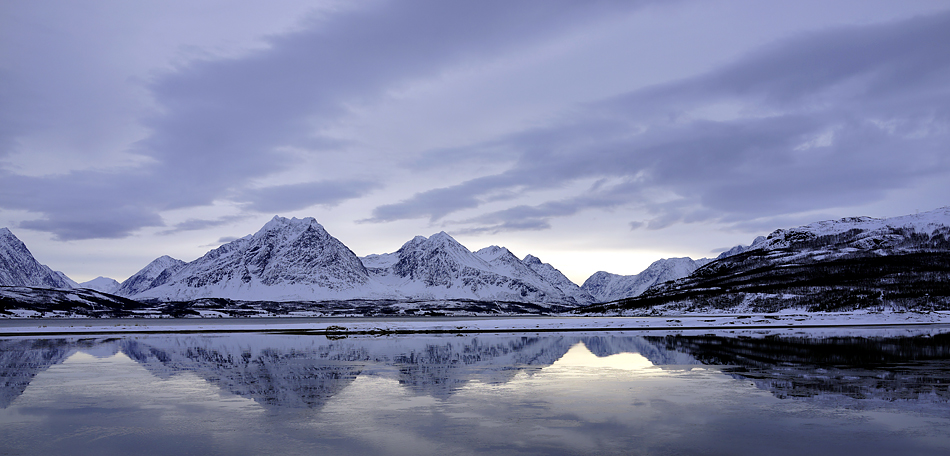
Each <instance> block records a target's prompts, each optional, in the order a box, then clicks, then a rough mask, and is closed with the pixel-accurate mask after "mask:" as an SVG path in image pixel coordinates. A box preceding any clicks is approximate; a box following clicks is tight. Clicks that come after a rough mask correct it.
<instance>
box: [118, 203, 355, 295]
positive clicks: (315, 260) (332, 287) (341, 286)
mask: <svg viewBox="0 0 950 456" xmlns="http://www.w3.org/2000/svg"><path fill="white" fill-rule="evenodd" d="M155 269H156V270H157V269H158V268H155ZM165 271H168V270H167V269H166V270H165ZM165 271H163V272H162V273H161V274H164V273H165ZM161 274H159V276H158V277H157V278H156V281H157V280H159V279H161V283H160V284H155V283H154V281H153V284H152V285H156V286H153V287H150V288H146V289H145V290H143V291H140V292H138V293H136V294H134V297H135V298H137V299H141V298H158V299H169V300H189V299H195V298H205V297H215V298H233V299H246V300H274V301H281V300H299V299H321V298H322V299H327V298H351V297H356V296H361V295H363V294H364V293H365V289H364V287H363V285H365V284H367V282H369V272H368V271H367V270H366V268H365V267H364V266H363V263H361V262H360V259H359V258H357V256H356V254H354V253H353V252H352V251H351V250H350V249H349V248H347V247H346V246H345V245H343V243H342V242H340V241H339V240H338V239H336V238H334V237H333V236H330V234H329V233H327V231H326V230H325V229H324V228H323V226H321V225H320V224H319V223H317V221H316V220H314V219H313V218H311V217H308V218H304V219H297V218H293V219H286V218H283V217H277V216H275V217H274V218H273V219H272V220H271V221H269V222H267V224H265V225H264V227H263V228H261V229H260V231H258V232H257V233H255V234H253V235H250V236H245V237H243V238H241V239H238V240H235V241H232V242H229V243H227V244H224V245H222V246H221V247H218V248H216V249H214V250H212V251H210V252H208V253H207V254H205V255H204V256H202V257H201V258H198V259H197V260H195V261H192V262H190V263H187V264H184V265H182V266H181V267H180V269H178V270H177V271H174V272H170V273H169V274H167V277H161ZM123 286H124V284H123Z"/></svg>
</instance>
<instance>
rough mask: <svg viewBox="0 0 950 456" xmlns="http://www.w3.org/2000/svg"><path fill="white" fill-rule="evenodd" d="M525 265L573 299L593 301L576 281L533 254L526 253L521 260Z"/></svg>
mask: <svg viewBox="0 0 950 456" xmlns="http://www.w3.org/2000/svg"><path fill="white" fill-rule="evenodd" d="M521 261H522V262H523V263H524V264H525V265H526V266H528V267H529V268H531V269H532V270H533V271H534V272H536V273H537V274H538V275H540V276H541V278H542V279H544V280H545V281H547V282H548V283H550V284H552V285H554V286H555V287H557V288H558V289H559V290H561V292H563V293H564V294H565V295H566V296H568V297H570V298H574V301H575V302H577V303H581V304H587V303H592V302H594V301H595V300H594V297H593V296H591V294H590V293H588V292H587V291H586V290H584V289H583V288H581V287H580V286H578V285H577V284H576V283H574V282H573V281H571V279H568V278H567V276H565V275H564V274H563V273H562V272H561V271H559V270H558V269H557V268H555V267H554V266H551V265H550V264H549V263H542V262H541V259H539V258H538V257H536V256H534V255H527V256H525V257H524V260H521Z"/></svg>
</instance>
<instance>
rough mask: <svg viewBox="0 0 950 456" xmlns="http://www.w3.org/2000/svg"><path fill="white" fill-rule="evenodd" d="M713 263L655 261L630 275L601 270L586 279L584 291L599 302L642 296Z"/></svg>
mask: <svg viewBox="0 0 950 456" xmlns="http://www.w3.org/2000/svg"><path fill="white" fill-rule="evenodd" d="M710 261H711V260H709V259H706V258H701V259H699V260H693V259H692V258H689V257H683V258H665V259H662V260H657V261H654V262H653V264H651V265H650V266H649V267H647V268H646V269H644V270H643V272H641V273H639V274H634V275H627V276H625V275H618V274H611V273H609V272H604V271H598V272H595V273H594V274H593V275H591V276H590V277H589V278H588V279H587V280H585V281H584V285H581V288H582V289H583V290H584V291H586V292H588V293H590V294H591V295H592V296H593V297H594V299H596V300H597V302H608V301H616V300H618V299H623V298H630V297H633V296H638V295H640V294H641V293H643V292H644V291H646V290H647V289H648V288H650V287H652V286H654V285H656V284H659V283H663V282H667V281H670V280H676V279H679V278H683V277H686V276H688V275H690V274H692V273H693V271H695V270H696V268H698V267H700V266H703V265H705V264H706V263H709V262H710Z"/></svg>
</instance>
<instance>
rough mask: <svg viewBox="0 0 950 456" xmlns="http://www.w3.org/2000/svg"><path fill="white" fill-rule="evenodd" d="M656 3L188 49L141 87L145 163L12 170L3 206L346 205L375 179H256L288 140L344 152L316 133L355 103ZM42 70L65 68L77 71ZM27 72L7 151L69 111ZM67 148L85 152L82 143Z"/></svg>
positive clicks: (338, 23)
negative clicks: (235, 52)
mask: <svg viewBox="0 0 950 456" xmlns="http://www.w3.org/2000/svg"><path fill="white" fill-rule="evenodd" d="M645 3H650V2H646V1H644V2H594V3H591V2H573V1H566V0H565V1H519V2H509V1H501V0H497V1H483V2H477V3H475V2H473V3H466V2H462V3H460V2H444V1H436V0H431V1H428V0H426V1H410V2H402V1H400V2H376V3H372V4H368V5H362V6H360V7H349V8H341V9H339V10H337V11H335V12H333V13H325V14H323V15H320V16H314V17H312V18H310V19H309V20H308V21H306V22H304V23H303V24H302V25H301V26H300V27H298V28H297V29H296V31H294V32H292V33H286V34H282V35H277V36H273V37H271V38H270V39H268V40H267V42H266V44H267V46H266V47H263V48H262V49H259V50H257V51H254V52H250V53H245V54H242V55H239V56H229V57H226V58H214V57H206V58H203V59H197V60H191V61H189V62H186V63H183V64H179V65H178V66H177V67H176V68H175V69H174V70H173V71H166V72H162V73H157V74H156V76H154V77H153V78H151V79H150V80H149V81H147V82H146V83H145V85H144V88H145V89H147V92H148V95H149V96H150V99H151V100H152V102H153V103H154V110H152V111H151V112H150V113H149V114H148V115H146V116H143V117H142V118H141V121H140V125H139V127H141V128H144V129H147V131H148V132H149V133H148V135H147V136H146V137H145V138H144V139H142V140H141V141H139V142H137V143H136V144H135V145H134V146H133V147H130V148H129V149H128V150H127V153H128V154H130V155H134V156H135V157H136V158H137V159H136V161H135V163H137V164H138V167H137V168H135V169H134V170H132V171H129V170H128V169H125V170H121V171H116V170H105V171H104V170H92V171H91V170H80V171H72V172H67V173H65V174H59V175H56V176H39V177H37V176H33V177H28V176H22V175H17V174H16V173H12V172H5V177H9V178H10V180H6V181H5V182H4V187H12V186H13V185H14V184H13V183H12V182H11V181H13V180H15V181H16V185H17V186H18V188H16V189H13V190H10V191H3V192H2V193H0V207H2V208H13V209H24V210H28V211H31V212H37V213H41V214H43V215H42V216H41V217H42V218H40V219H38V220H34V221H29V222H24V223H23V224H22V226H24V227H29V228H30V229H36V230H42V231H48V232H51V233H53V234H55V235H56V236H57V237H59V238H61V239H88V238H114V237H123V236H127V235H129V234H130V233H132V232H134V231H135V230H136V229H139V228H142V227H146V226H162V225H163V222H162V220H161V217H160V215H159V214H160V213H161V212H163V211H167V210H173V209H182V208H193V207H201V206H204V205H208V204H211V203H212V202H214V201H224V200H228V199H229V198H234V197H237V199H238V200H239V201H241V202H246V203H248V206H247V207H248V209H249V210H255V211H261V212H278V211H283V210H293V209H296V208H302V207H306V206H308V205H312V204H327V205H333V204H339V203H340V202H341V201H343V200H345V199H348V198H356V197H359V196H361V195H363V194H365V193H364V190H365V189H368V188H377V187H375V186H370V185H366V180H365V177H363V178H360V179H355V178H353V177H352V176H335V175H334V176H330V175H321V174H320V173H319V171H318V172H317V173H316V175H313V176H311V177H312V182H310V183H302V184H295V185H298V186H297V187H294V186H279V187H266V188H263V189H255V183H256V182H259V181H260V180H261V179H263V178H266V177H268V176H273V175H275V174H276V173H280V172H284V171H288V170H291V169H293V167H294V166H296V165H298V164H299V163H300V161H301V159H300V155H299V154H295V153H288V152H286V151H287V150H290V149H295V148H296V149H301V148H302V149H304V151H303V152H301V153H303V154H305V155H307V158H308V159H309V160H310V161H311V162H319V160H321V159H331V158H332V157H331V156H330V155H328V153H330V152H332V153H339V152H340V150H339V148H341V147H346V143H345V142H343V143H341V142H333V141H332V140H327V139H326V138H321V137H320V135H319V132H320V131H321V129H322V128H324V127H325V126H327V125H333V124H334V122H337V121H338V120H339V119H340V118H341V117H342V116H345V115H346V114H347V113H348V112H349V109H350V108H349V106H351V105H352V104H354V103H365V102H369V101H372V100H378V99H384V98H386V97H388V96H390V95H389V94H390V91H391V90H393V89H395V88H398V87H400V85H402V84H406V83H408V82H411V81H415V80H419V79H424V78H430V77H437V76H438V75H439V74H440V72H443V71H446V69H448V68H453V67H454V66H458V65H466V64H470V63H472V62H480V61H490V60H492V59H495V58H498V56H500V55H504V54H505V53H506V52H511V51H512V50H514V49H521V48H525V47H527V46H530V45H533V44H536V43H538V42H541V41H543V40H544V39H545V38H550V37H553V36H558V35H559V34H560V33H563V32H564V31H566V30H574V29H578V28H581V27H583V26H584V25H586V24H589V23H591V22H592V21H596V20H598V19H603V18H610V17H615V16H616V14H618V13H623V12H628V11H632V10H635V9H637V8H639V7H640V6H641V5H642V4H645ZM46 57H48V59H49V60H48V62H49V63H50V64H51V65H52V64H54V63H55V62H57V60H56V59H55V56H46ZM142 58H147V56H143V57H142ZM14 68H16V67H14ZM103 71H106V70H103ZM43 74H44V77H52V78H68V74H69V72H68V71H62V72H57V71H45V72H44V73H43ZM26 76H29V75H26ZM26 76H24V75H23V74H19V73H17V74H8V73H4V74H0V78H2V79H0V80H2V81H8V80H15V81H16V82H17V84H18V85H17V86H16V87H15V88H14V89H9V90H3V91H2V92H0V100H2V101H3V102H4V103H0V120H3V122H0V125H2V126H0V147H2V148H3V150H0V156H2V155H6V154H9V153H10V152H11V151H12V150H13V149H14V148H15V147H17V138H19V137H21V136H23V135H25V134H27V133H30V132H32V131H34V130H36V128H39V127H37V125H38V124H37V125H34V123H35V122H33V121H34V120H37V119H43V118H44V117H49V116H54V115H56V114H58V113H57V112H56V111H55V109H53V108H48V107H47V104H48V103H47V104H44V100H43V99H42V96H40V98H39V99H37V98H36V97H32V98H31V97H25V96H19V95H18V94H27V93H31V94H36V93H37V91H35V90H30V89H31V86H30V85H29V78H28V77H26ZM64 82H66V80H65V79H64ZM54 85H55V84H54ZM0 87H7V86H6V84H0ZM0 90H2V89H0ZM137 96H138V94H137ZM7 102H9V104H7ZM48 105H49V106H53V107H55V106H56V105H55V104H48ZM44 109H45V110H46V111H44ZM27 113H28V114H29V115H27ZM73 114H75V113H73ZM122 114H125V113H124V112H123V113H122ZM91 115H95V113H92V114H91ZM68 117H69V116H66V118H68ZM7 120H10V122H7ZM60 128H66V127H65V126H62V125H60ZM21 152H26V153H29V152H30V151H21ZM69 152H70V153H76V154H82V153H83V150H82V148H81V147H79V146H77V149H76V150H74V151H69ZM361 159H363V160H373V159H374V157H373V156H371V155H367V156H362V157H361ZM328 182H336V184H333V185H331V184H328ZM27 189H28V190H27ZM298 191H299V192H298ZM27 193H28V195H27ZM445 193H448V195H446V194H445ZM24 195H26V196H25V197H24ZM62 195H65V198H62ZM455 196H458V195H455V194H454V193H453V192H452V191H451V190H447V191H446V192H441V193H440V192H439V191H433V192H432V193H431V194H430V195H429V196H428V197H427V196H421V197H420V199H426V198H430V199H431V200H432V201H434V202H435V203H437V204H446V205H450V206H451V207H458V202H459V201H463V200H464V198H463V199H457V198H454V197H455ZM446 198H453V200H454V202H453V201H445V199H446ZM58 199H64V200H69V202H70V204H64V203H62V202H61V201H58ZM463 204H464V203H463ZM469 204H476V205H477V204H478V202H477V201H475V202H470V203H469ZM396 209H398V208H395V207H394V208H392V209H391V210H387V209H385V208H383V209H380V210H379V211H378V212H379V214H378V215H377V217H376V218H375V219H376V220H391V219H394V218H398V217H403V216H405V214H406V213H411V212H412V209H411V208H410V209H408V210H396ZM389 213H392V214H391V215H389ZM196 226H197V225H196ZM176 229H177V228H176ZM173 230H174V229H173Z"/></svg>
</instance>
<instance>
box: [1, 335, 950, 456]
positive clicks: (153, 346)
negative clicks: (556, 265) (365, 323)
mask: <svg viewBox="0 0 950 456" xmlns="http://www.w3.org/2000/svg"><path fill="white" fill-rule="evenodd" d="M948 385H950V329H948V328H925V329H902V328H891V329H873V330H871V329H868V330H847V331H845V330H840V331H835V330H812V331H801V330H799V331H785V332H765V331H759V332H752V331H750V332H745V333H739V334H735V333H727V332H722V333H713V334H699V333H696V334H689V333H679V334H677V333H658V332H639V333H633V332H625V333H596V334H586V335H585V334H577V333H564V334H551V333H546V334H517V335H515V334H513V335H495V334H487V335H478V336H470V335H466V336H464V337H462V336H457V337H454V336H445V337H437V336H402V337H379V338H372V337H356V338H352V337H351V338H343V339H336V340H334V339H328V338H327V337H324V336H296V335H275V334H233V335H231V334H214V335H193V334H189V335H147V336H142V335H139V336H113V337H108V336H94V337H57V338H0V454H44V455H46V454H71V455H78V454H96V455H101V454H228V455H231V454H322V453H332V454H406V455H415V454H475V453H481V454H663V455H665V454H766V453H768V454H772V455H782V454H789V455H800V454H815V455H820V454H834V455H842V454H867V455H870V454H915V455H916V454H935V455H938V454H939V455H946V454H950V392H948Z"/></svg>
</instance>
